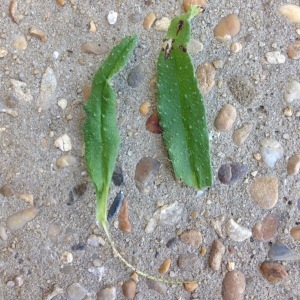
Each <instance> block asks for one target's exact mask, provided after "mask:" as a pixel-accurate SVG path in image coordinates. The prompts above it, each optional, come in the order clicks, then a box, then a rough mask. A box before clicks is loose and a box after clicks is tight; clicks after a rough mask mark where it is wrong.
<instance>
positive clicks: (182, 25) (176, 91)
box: [157, 6, 212, 189]
mask: <svg viewBox="0 0 300 300" xmlns="http://www.w3.org/2000/svg"><path fill="white" fill-rule="evenodd" d="M196 14H197V8H196V7H193V6H192V8H191V10H190V11H189V12H188V13H187V14H184V15H181V16H178V17H175V18H174V19H173V20H172V22H171V25H170V27H169V30H168V32H167V36H166V39H165V40H164V42H163V47H162V51H161V53H160V55H159V59H158V64H157V70H158V78H157V87H158V113H159V117H160V125H161V126H162V128H163V138H164V141H165V144H166V147H167V149H168V152H169V157H170V159H171V161H172V165H173V168H174V172H175V176H176V177H178V178H180V179H181V180H183V182H184V183H186V184H187V185H188V186H191V187H194V188H196V189H202V188H204V187H208V186H211V184H212V170H211V162H210V153H209V138H208V131H207V125H206V116H205V106H204V102H203V98H202V96H201V93H200V91H199V88H198V81H197V79H196V77H195V71H194V68H193V64H192V61H191V58H190V56H189V54H188V53H187V45H188V43H189V40H190V35H191V29H190V21H191V19H192V18H193V16H194V15H196Z"/></svg>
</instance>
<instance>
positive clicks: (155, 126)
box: [146, 111, 163, 134]
mask: <svg viewBox="0 0 300 300" xmlns="http://www.w3.org/2000/svg"><path fill="white" fill-rule="evenodd" d="M146 129H147V130H148V131H150V132H152V133H156V134H161V133H162V132H163V130H162V128H161V127H160V125H159V116H158V112H157V111H155V112H154V113H153V114H152V115H151V116H150V117H149V118H148V119H147V121H146Z"/></svg>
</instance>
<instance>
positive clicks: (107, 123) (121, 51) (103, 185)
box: [83, 35, 137, 228]
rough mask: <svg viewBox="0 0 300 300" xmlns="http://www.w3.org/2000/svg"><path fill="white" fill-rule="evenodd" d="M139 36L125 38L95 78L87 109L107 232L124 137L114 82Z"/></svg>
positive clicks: (89, 158)
mask: <svg viewBox="0 0 300 300" xmlns="http://www.w3.org/2000/svg"><path fill="white" fill-rule="evenodd" d="M136 42H137V36H136V35H134V36H132V37H125V38H124V39H123V40H122V41H121V42H120V43H119V44H118V45H117V46H115V47H114V48H113V49H112V51H111V52H110V54H109V56H108V58H107V59H106V60H105V61H104V62H103V63H102V65H101V66H100V68H99V70H98V71H97V73H96V74H95V76H94V78H93V82H92V89H91V93H90V96H89V98H88V101H87V102H86V104H85V105H84V110H85V112H86V114H87V119H86V122H85V124H84V128H83V133H84V142H85V160H86V165H87V170H88V172H89V175H90V177H91V180H92V182H93V184H94V186H95V189H96V198H97V208H96V220H97V221H100V223H101V224H102V225H103V227H104V228H106V224H107V220H106V214H107V196H108V191H109V185H110V182H111V178H112V174H113V170H114V167H115V163H116V160H117V156H118V150H119V145H120V137H119V133H118V128H117V123H116V95H115V93H114V90H113V89H112V87H111V85H110V80H111V79H112V78H113V76H114V75H116V74H117V73H118V72H119V71H120V70H121V69H122V68H123V67H124V66H125V64H126V62H127V61H128V59H129V56H130V54H131V52H132V51H133V49H134V47H135V45H136Z"/></svg>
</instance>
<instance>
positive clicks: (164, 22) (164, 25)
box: [154, 17, 171, 31]
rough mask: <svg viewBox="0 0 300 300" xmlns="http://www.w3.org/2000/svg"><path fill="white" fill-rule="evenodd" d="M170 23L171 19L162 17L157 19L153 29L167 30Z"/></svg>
mask: <svg viewBox="0 0 300 300" xmlns="http://www.w3.org/2000/svg"><path fill="white" fill-rule="evenodd" d="M170 24H171V20H170V19H169V18H167V17H162V18H161V19H159V20H157V21H156V22H155V24H154V29H155V30H158V31H168V28H169V26H170Z"/></svg>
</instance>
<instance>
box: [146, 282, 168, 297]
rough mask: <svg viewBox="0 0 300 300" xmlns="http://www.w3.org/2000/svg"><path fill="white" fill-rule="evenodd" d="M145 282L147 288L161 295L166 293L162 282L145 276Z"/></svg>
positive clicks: (165, 287)
mask: <svg viewBox="0 0 300 300" xmlns="http://www.w3.org/2000/svg"><path fill="white" fill-rule="evenodd" d="M146 284H147V286H148V287H149V289H151V290H154V291H156V292H157V293H159V294H161V295H166V293H167V286H166V285H165V284H164V283H162V282H159V281H156V280H152V279H150V278H147V279H146Z"/></svg>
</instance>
